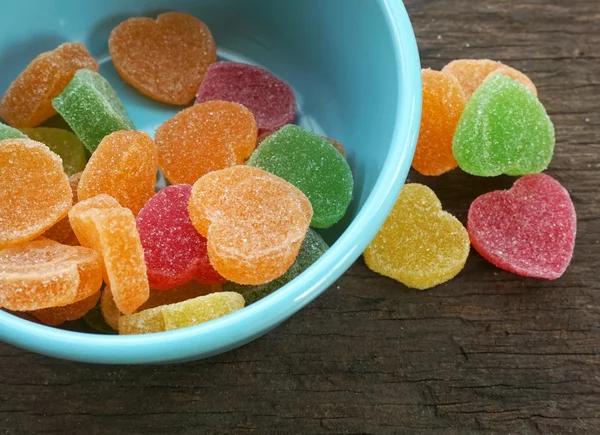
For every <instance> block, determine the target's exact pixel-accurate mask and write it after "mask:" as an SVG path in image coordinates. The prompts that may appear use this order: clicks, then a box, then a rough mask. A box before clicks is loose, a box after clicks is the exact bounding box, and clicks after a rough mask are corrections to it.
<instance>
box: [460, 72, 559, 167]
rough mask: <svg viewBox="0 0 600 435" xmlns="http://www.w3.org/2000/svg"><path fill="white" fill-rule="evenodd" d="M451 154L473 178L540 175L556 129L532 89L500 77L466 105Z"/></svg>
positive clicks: (552, 144)
mask: <svg viewBox="0 0 600 435" xmlns="http://www.w3.org/2000/svg"><path fill="white" fill-rule="evenodd" d="M452 152H453V154H454V158H455V159H456V161H457V162H458V165H459V166H460V168H461V169H462V170H463V171H465V172H468V173H469V174H472V175H478V176H483V177H494V176H496V175H500V174H507V175H526V174H536V173H539V172H542V171H543V170H544V169H546V168H547V167H548V164H549V163H550V160H551V159H552V154H553V152H554V126H553V125H552V121H551V120H550V118H549V117H548V114H547V113H546V110H545V109H544V106H542V104H541V103H540V101H539V100H538V99H537V97H536V96H535V95H534V94H533V93H532V92H531V91H529V90H528V89H527V88H526V87H525V86H523V85H522V84H520V83H518V82H517V81H515V80H513V79H511V78H510V77H507V76H505V75H503V74H496V75H494V76H492V77H490V78H489V79H487V80H485V81H484V82H483V84H482V85H481V86H479V88H477V90H476V91H475V93H474V94H473V96H472V97H471V99H470V100H469V102H468V103H467V106H466V107H465V110H464V112H463V114H462V117H461V118H460V121H459V122H458V126H457V127H456V132H455V133H454V142H453V146H452Z"/></svg>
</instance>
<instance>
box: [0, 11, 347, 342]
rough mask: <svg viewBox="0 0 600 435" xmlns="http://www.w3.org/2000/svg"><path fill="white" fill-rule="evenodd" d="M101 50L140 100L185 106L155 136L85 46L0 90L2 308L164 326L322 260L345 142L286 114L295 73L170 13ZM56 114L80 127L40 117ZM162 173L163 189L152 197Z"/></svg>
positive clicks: (214, 311) (199, 315)
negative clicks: (238, 51)
mask: <svg viewBox="0 0 600 435" xmlns="http://www.w3.org/2000/svg"><path fill="white" fill-rule="evenodd" d="M109 50H110V54H111V57H112V61H113V63H114V66H115V68H116V70H117V71H118V73H119V74H120V76H121V77H122V78H123V80H125V81H126V82H127V83H129V84H130V85H131V86H133V87H134V88H135V89H137V90H138V91H139V92H141V93H142V94H144V95H145V96H147V97H149V98H152V99H154V100H157V101H160V102H163V103H167V104H174V105H187V104H189V103H192V102H193V103H194V104H193V105H192V106H190V107H187V108H184V109H183V110H181V111H180V112H179V113H177V114H176V115H175V116H174V117H173V118H171V119H169V120H167V121H166V122H164V123H163V124H162V125H161V126H160V127H159V128H158V129H157V130H156V133H155V137H154V139H153V138H151V137H150V136H149V135H148V134H146V133H144V132H141V131H136V130H135V126H134V124H133V122H132V121H131V119H130V117H129V115H128V113H127V110H126V108H125V106H124V105H123V103H122V102H121V100H120V99H119V96H118V95H117V94H116V93H115V91H114V90H113V88H112V87H111V85H110V84H109V83H108V82H107V81H106V79H104V78H103V77H102V76H101V75H100V74H99V73H98V63H97V62H96V60H95V59H94V58H93V57H92V56H91V55H90V54H89V53H88V51H87V50H86V48H85V47H84V46H83V45H82V44H81V43H66V44H63V45H61V46H59V47H58V48H56V49H55V50H53V51H50V52H47V53H43V54H41V55H40V56H38V57H37V58H36V59H34V60H33V61H32V62H31V63H30V64H29V65H28V66H27V68H26V69H25V70H24V71H23V72H22V73H21V74H20V75H19V76H18V77H17V78H16V79H15V81H14V82H13V83H12V84H11V85H10V86H9V88H8V90H7V91H6V93H5V95H4V97H3V98H2V100H1V101H0V117H2V119H3V120H4V121H5V122H6V123H7V124H8V125H4V124H0V308H4V309H7V310H11V311H15V312H20V313H21V314H20V315H25V316H28V317H33V318H35V319H37V320H38V321H40V322H43V323H45V324H48V325H59V324H62V323H64V322H65V321H70V320H75V319H80V318H82V317H83V318H84V319H85V320H86V321H87V322H88V324H89V325H90V326H92V327H93V328H95V329H96V330H98V331H101V332H108V333H110V332H115V331H118V332H119V333H121V334H140V333H151V332H160V331H167V330H172V329H176V328H182V327H187V326H191V325H195V324H199V323H202V322H206V321H208V320H212V319H215V318H218V317H221V316H224V315H227V314H229V313H232V312H234V311H237V310H239V309H241V308H243V307H244V305H245V304H246V303H252V302H254V301H256V300H258V299H260V298H262V297H264V296H267V295H268V294H270V293H272V292H273V291H275V290H277V289H278V288H280V287H281V286H283V285H284V284H286V283H287V282H289V281H291V280H292V279H294V278H295V277H296V276H298V275H299V274H300V273H302V272H303V271H304V270H306V269H307V268H308V267H309V266H310V265H311V264H313V263H314V262H315V261H316V260H317V259H318V258H319V257H320V256H321V255H323V253H324V252H325V251H326V250H327V249H328V246H327V244H326V243H325V242H324V241H323V239H322V238H321V236H320V235H319V234H318V233H317V232H316V231H314V230H313V229H311V227H312V228H328V227H331V226H332V225H334V224H335V223H337V222H338V221H339V220H340V219H341V218H342V217H343V216H344V214H345V213H346V210H347V208H348V206H349V204H350V202H351V200H352V190H353V177H352V172H351V170H350V167H349V165H348V163H347V162H346V159H345V151H344V148H343V146H342V145H341V144H340V143H339V142H337V141H335V140H333V139H328V138H325V137H321V136H319V135H317V134H315V133H312V132H310V131H307V130H304V129H303V128H300V127H298V126H295V125H291V124H292V123H293V122H294V119H295V116H296V97H295V95H294V91H293V90H292V88H291V87H290V86H289V85H288V84H287V83H285V82H284V81H283V80H281V79H279V78H277V77H275V76H274V75H272V74H271V73H269V72H268V71H265V70H264V69H262V68H259V67H256V66H251V65H245V64H240V63H235V62H216V46H215V42H214V40H213V37H212V35H211V33H210V30H209V29H208V28H207V27H206V25H205V24H204V23H202V22H201V21H200V20H198V19H196V18H194V17H191V16H189V15H186V14H183V13H178V12H169V13H164V14H161V15H159V16H158V18H157V19H156V20H152V19H150V18H132V19H128V20H126V21H124V22H123V23H121V24H119V25H118V26H117V27H116V28H115V29H114V30H113V31H112V33H111V36H110V39H109ZM57 113H58V115H60V116H61V117H62V119H64V121H66V123H67V124H68V126H69V127H70V129H71V130H72V132H71V131H67V130H63V129H57V128H49V127H40V125H41V124H42V123H44V122H45V121H46V120H48V119H49V118H51V117H53V116H54V115H56V114H57ZM259 145H260V146H259ZM88 156H90V157H89V160H88ZM158 170H160V171H161V172H162V174H163V175H164V176H165V177H166V179H167V180H168V182H169V183H170V185H169V186H168V187H166V188H164V189H162V190H160V191H159V192H158V193H155V184H156V176H157V171H158ZM307 174H310V176H307Z"/></svg>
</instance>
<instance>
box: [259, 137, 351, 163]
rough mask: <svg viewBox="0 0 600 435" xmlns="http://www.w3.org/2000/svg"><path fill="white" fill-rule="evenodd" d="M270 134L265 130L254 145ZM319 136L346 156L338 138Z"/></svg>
mask: <svg viewBox="0 0 600 435" xmlns="http://www.w3.org/2000/svg"><path fill="white" fill-rule="evenodd" d="M272 134H273V132H272V131H267V132H265V133H262V134H261V135H259V136H258V138H257V139H256V146H257V147H258V146H259V145H260V144H261V143H263V142H264V141H265V139H266V138H268V137H269V136H271V135H272ZM321 137H322V138H323V139H325V140H326V141H327V142H329V143H330V144H331V145H333V147H334V148H335V149H336V150H338V151H339V152H340V154H341V155H342V156H343V157H344V158H346V149H345V148H344V145H342V143H341V142H340V141H339V140H336V139H331V138H330V137H327V136H321Z"/></svg>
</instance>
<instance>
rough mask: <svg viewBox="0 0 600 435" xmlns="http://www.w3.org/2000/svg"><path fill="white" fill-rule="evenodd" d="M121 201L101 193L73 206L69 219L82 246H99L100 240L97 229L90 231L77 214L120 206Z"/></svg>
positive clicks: (106, 279)
mask: <svg viewBox="0 0 600 435" xmlns="http://www.w3.org/2000/svg"><path fill="white" fill-rule="evenodd" d="M119 207H121V206H120V205H119V202H118V201H117V200H116V199H114V198H113V197H112V196H110V195H106V194H100V195H98V196H94V197H93V198H90V199H86V200H85V201H81V202H77V203H76V204H75V205H74V206H73V208H72V209H71V210H70V211H69V215H68V219H69V224H70V226H71V229H72V230H73V232H74V233H75V236H76V237H77V240H78V242H79V243H80V244H81V246H89V247H93V246H99V243H100V242H99V241H98V240H97V237H96V235H97V233H96V232H95V231H89V230H88V229H87V228H86V226H85V224H84V223H83V222H81V221H80V220H79V219H77V216H78V215H80V214H82V213H84V212H86V211H88V210H91V209H95V208H100V209H103V208H119ZM104 278H105V281H108V278H107V277H106V275H105V277H104Z"/></svg>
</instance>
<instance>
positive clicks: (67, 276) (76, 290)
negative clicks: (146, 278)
mask: <svg viewBox="0 0 600 435" xmlns="http://www.w3.org/2000/svg"><path fill="white" fill-rule="evenodd" d="M101 285H102V263H101V262H100V257H99V255H98V253H97V252H95V251H93V250H91V249H87V248H82V247H80V246H66V245H61V244H60V243H57V242H54V241H53V240H48V239H40V240H35V241H32V242H26V243H23V244H21V245H19V246H14V247H10V248H6V249H3V250H0V307H4V308H7V309H9V310H15V311H33V310H39V309H42V308H51V307H59V306H64V305H69V304H72V303H74V302H78V301H81V300H83V299H85V298H88V297H90V296H91V295H93V294H94V293H96V292H97V291H98V290H100V286H101Z"/></svg>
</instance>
